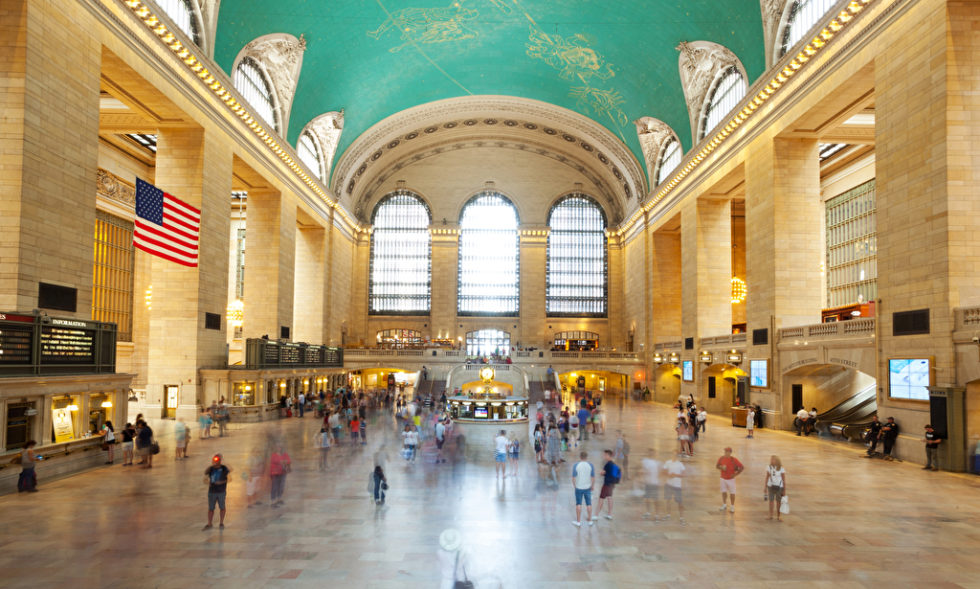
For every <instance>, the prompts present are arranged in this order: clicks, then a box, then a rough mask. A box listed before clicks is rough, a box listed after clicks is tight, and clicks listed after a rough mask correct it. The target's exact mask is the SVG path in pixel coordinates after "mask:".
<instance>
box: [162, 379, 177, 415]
mask: <svg viewBox="0 0 980 589" xmlns="http://www.w3.org/2000/svg"><path fill="white" fill-rule="evenodd" d="M163 394H164V396H165V397H166V398H167V403H166V406H165V407H164V413H163V416H164V417H165V418H167V419H175V418H176V417H177V403H178V400H179V397H180V385H176V384H165V385H163Z"/></svg>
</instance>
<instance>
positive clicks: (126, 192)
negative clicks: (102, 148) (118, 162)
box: [95, 168, 136, 210]
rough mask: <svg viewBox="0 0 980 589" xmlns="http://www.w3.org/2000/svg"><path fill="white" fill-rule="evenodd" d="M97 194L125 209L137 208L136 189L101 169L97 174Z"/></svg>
mask: <svg viewBox="0 0 980 589" xmlns="http://www.w3.org/2000/svg"><path fill="white" fill-rule="evenodd" d="M95 193H96V194H97V195H98V196H101V197H102V198H105V199H108V200H111V201H115V202H117V203H119V204H121V205H123V206H124V207H125V208H128V209H134V210H135V208H136V187H135V186H133V185H132V184H131V183H129V182H127V181H126V180H123V179H122V178H120V177H119V176H116V175H115V174H113V173H112V172H110V171H108V170H104V169H102V168H99V169H98V171H97V172H96V175H95Z"/></svg>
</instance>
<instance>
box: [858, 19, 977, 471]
mask: <svg viewBox="0 0 980 589" xmlns="http://www.w3.org/2000/svg"><path fill="white" fill-rule="evenodd" d="M910 19H911V23H912V24H911V27H910V29H909V30H908V32H907V33H905V34H904V38H907V39H910V40H913V41H914V42H909V43H907V44H898V45H895V46H894V47H893V48H892V49H890V50H887V51H883V52H882V53H881V54H880V55H878V56H877V57H876V58H875V103H876V104H875V114H876V121H875V159H876V163H875V165H876V169H877V177H878V180H877V194H876V198H877V231H878V296H879V297H880V301H881V305H880V307H879V309H878V322H879V340H878V344H879V351H880V352H879V355H878V362H879V364H878V386H879V391H880V394H879V398H878V403H879V405H878V406H879V411H880V410H881V409H882V408H887V410H888V414H889V415H894V416H895V418H896V420H897V421H898V422H899V423H900V424H901V428H902V431H903V432H907V433H908V434H909V435H910V436H918V434H919V432H921V431H922V428H923V426H924V424H925V422H926V421H927V420H928V419H929V413H928V412H925V413H923V412H922V410H921V408H920V407H919V406H917V404H915V403H909V402H907V401H905V402H903V401H901V400H892V399H890V398H889V395H888V359H889V358H903V357H904V358H921V357H923V356H926V355H928V356H932V357H933V358H934V372H933V378H934V383H935V385H936V386H940V387H951V386H965V385H966V384H967V383H965V382H957V366H956V354H955V351H954V346H953V341H952V331H953V329H954V328H955V323H954V314H953V310H954V309H955V308H957V307H975V306H977V305H980V289H978V288H977V285H978V284H980V232H978V231H977V227H978V226H980V201H978V199H977V186H978V185H980V142H978V137H980V120H978V118H977V113H978V112H980V78H978V75H977V72H978V71H980V34H978V31H980V14H978V12H977V10H976V3H974V2H965V1H949V2H933V3H928V4H924V5H922V6H919V7H918V11H917V13H916V14H915V16H914V19H913V17H910ZM914 310H926V311H927V312H928V319H929V329H928V333H922V334H916V335H894V332H893V330H894V327H895V325H894V321H893V313H897V312H902V311H914ZM975 354H976V352H975V351H974V352H972V354H971V355H973V357H974V359H975ZM974 361H975V360H974ZM960 373H961V374H964V375H965V374H969V373H970V370H960ZM968 391H970V392H971V393H972V392H973V387H971V388H970V389H968ZM974 399H975V397H974ZM975 402H976V401H975V400H973V403H975ZM967 415H968V416H969V418H968V419H971V421H968V423H967V431H969V432H973V433H974V435H975V432H977V431H980V425H978V424H977V423H975V421H973V419H975V417H976V411H975V410H974V411H973V412H967ZM951 442H952V440H951ZM950 449H952V448H949V449H947V450H946V452H948V451H949V450H950ZM958 450H960V451H962V450H963V448H962V447H960V448H958ZM897 452H898V455H899V456H901V457H902V458H906V459H912V460H924V451H923V450H922V448H921V444H918V443H916V442H915V441H914V439H911V440H908V441H907V442H906V441H904V440H903V439H902V438H900V439H899V442H898V447H897ZM943 452H944V451H943V450H940V453H941V456H942V455H943V454H942V453H943ZM964 466H965V465H964V464H962V463H960V464H953V465H952V467H953V468H956V469H958V470H962V469H963V467H964Z"/></svg>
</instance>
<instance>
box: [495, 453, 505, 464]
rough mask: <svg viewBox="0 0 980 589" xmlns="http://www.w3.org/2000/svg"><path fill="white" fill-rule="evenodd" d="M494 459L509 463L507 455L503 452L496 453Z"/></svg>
mask: <svg viewBox="0 0 980 589" xmlns="http://www.w3.org/2000/svg"><path fill="white" fill-rule="evenodd" d="M493 457H494V460H496V461H497V462H507V454H505V453H503V452H494V454H493Z"/></svg>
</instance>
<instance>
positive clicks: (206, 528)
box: [201, 524, 211, 532]
mask: <svg viewBox="0 0 980 589" xmlns="http://www.w3.org/2000/svg"><path fill="white" fill-rule="evenodd" d="M210 529H211V524H206V525H205V526H204V527H203V528H201V531H202V532H203V531H204V530H210Z"/></svg>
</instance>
